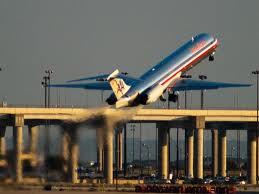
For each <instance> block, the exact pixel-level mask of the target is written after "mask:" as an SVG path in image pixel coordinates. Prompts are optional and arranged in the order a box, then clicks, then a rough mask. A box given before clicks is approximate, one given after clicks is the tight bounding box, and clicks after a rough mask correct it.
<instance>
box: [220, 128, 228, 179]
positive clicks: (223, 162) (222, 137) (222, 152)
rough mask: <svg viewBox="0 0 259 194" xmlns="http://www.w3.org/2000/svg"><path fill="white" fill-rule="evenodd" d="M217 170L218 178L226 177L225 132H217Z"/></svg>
mask: <svg viewBox="0 0 259 194" xmlns="http://www.w3.org/2000/svg"><path fill="white" fill-rule="evenodd" d="M218 146H219V147H218V170H219V173H218V174H219V176H223V177H225V176H227V131H226V130H219V132H218Z"/></svg>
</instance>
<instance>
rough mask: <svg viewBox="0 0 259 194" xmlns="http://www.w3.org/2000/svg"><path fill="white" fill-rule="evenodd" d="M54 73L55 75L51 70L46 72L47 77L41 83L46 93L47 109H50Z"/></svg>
mask: <svg viewBox="0 0 259 194" xmlns="http://www.w3.org/2000/svg"><path fill="white" fill-rule="evenodd" d="M52 73H53V71H52V70H50V69H48V70H45V74H46V75H45V76H43V81H42V82H41V84H42V86H43V87H44V92H45V100H44V101H45V103H44V104H45V108H49V107H50V78H51V74H52ZM47 87H48V88H47Z"/></svg>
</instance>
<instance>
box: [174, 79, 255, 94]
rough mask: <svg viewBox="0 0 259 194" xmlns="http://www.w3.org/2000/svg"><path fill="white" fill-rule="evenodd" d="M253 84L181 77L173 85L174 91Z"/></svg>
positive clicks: (248, 85)
mask: <svg viewBox="0 0 259 194" xmlns="http://www.w3.org/2000/svg"><path fill="white" fill-rule="evenodd" d="M250 86H252V84H240V83H224V82H211V81H204V80H193V79H180V80H179V81H177V82H176V84H175V85H174V86H173V87H172V90H174V91H184V90H215V89H219V88H235V87H250Z"/></svg>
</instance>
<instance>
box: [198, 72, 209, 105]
mask: <svg viewBox="0 0 259 194" xmlns="http://www.w3.org/2000/svg"><path fill="white" fill-rule="evenodd" d="M199 79H200V80H205V79H207V76H206V75H199ZM203 104H204V90H203V89H202V90H201V109H203Z"/></svg>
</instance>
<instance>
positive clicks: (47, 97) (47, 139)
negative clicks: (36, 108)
mask: <svg viewBox="0 0 259 194" xmlns="http://www.w3.org/2000/svg"><path fill="white" fill-rule="evenodd" d="M52 73H53V71H52V70H45V74H46V75H45V76H43V82H42V83H41V84H42V86H43V87H44V92H45V95H44V96H45V100H44V102H45V103H44V105H45V108H49V107H50V75H51V74H52ZM47 87H48V89H47ZM45 130H46V133H45V135H46V137H45V145H44V147H45V167H46V178H48V161H47V157H48V156H49V145H50V137H49V121H48V120H46V123H45Z"/></svg>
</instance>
